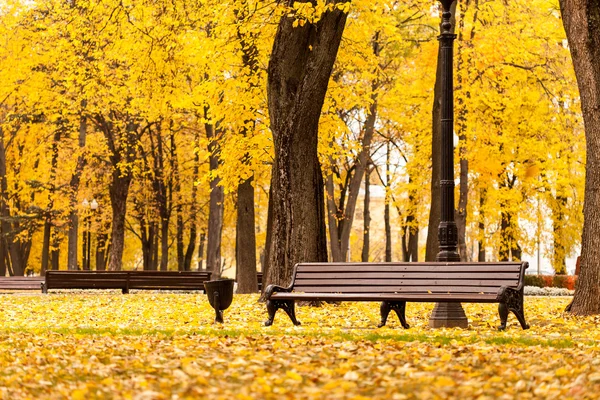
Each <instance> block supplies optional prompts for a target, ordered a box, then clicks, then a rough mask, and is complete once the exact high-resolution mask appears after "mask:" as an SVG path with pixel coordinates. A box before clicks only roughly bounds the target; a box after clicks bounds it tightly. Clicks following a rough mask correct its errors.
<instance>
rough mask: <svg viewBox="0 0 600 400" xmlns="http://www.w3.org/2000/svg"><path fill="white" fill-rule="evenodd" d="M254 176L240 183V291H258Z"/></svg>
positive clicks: (238, 205)
mask: <svg viewBox="0 0 600 400" xmlns="http://www.w3.org/2000/svg"><path fill="white" fill-rule="evenodd" d="M254 220H255V218H254V187H253V186H252V177H250V178H248V179H246V180H245V181H244V182H242V183H241V184H240V185H238V191H237V224H236V228H237V229H236V257H235V258H236V275H237V283H238V287H237V292H238V293H256V291H257V290H258V281H257V278H256V236H255V232H254Z"/></svg>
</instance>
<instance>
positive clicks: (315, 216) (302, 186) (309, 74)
mask: <svg viewBox="0 0 600 400" xmlns="http://www.w3.org/2000/svg"><path fill="white" fill-rule="evenodd" d="M287 3H289V5H291V4H292V1H291V0H290V1H288V2H287ZM311 3H312V4H313V5H314V4H316V1H314V0H313V1H311ZM328 3H329V2H328ZM346 16H347V15H346V14H345V13H344V12H342V11H341V10H339V9H334V10H333V11H327V12H325V13H324V14H323V15H322V17H321V19H320V20H319V21H318V22H316V23H314V24H310V23H307V24H305V25H304V26H298V27H296V28H294V27H293V22H294V18H293V17H289V16H287V15H286V16H283V17H282V18H281V20H280V22H279V27H278V29H277V33H276V36H275V42H274V45H273V51H272V54H271V59H270V61H269V67H268V87H267V96H268V103H269V115H270V118H271V129H272V131H273V138H274V144H275V146H274V148H275V160H274V165H273V172H272V179H271V193H270V196H271V198H270V200H271V201H272V218H271V226H270V228H271V232H270V241H269V243H268V244H267V245H268V247H269V249H268V253H267V255H268V258H269V260H268V266H269V267H268V269H267V271H266V276H265V277H264V278H263V279H264V282H263V285H264V286H266V285H269V284H278V285H287V284H289V282H290V278H291V275H292V267H293V266H294V264H295V263H298V262H301V261H327V238H326V229H325V209H324V208H325V207H324V201H325V199H324V193H323V176H322V172H321V167H320V163H319V159H318V154H317V143H318V124H319V117H320V115H321V109H322V107H323V102H324V99H325V93H326V92H327V86H328V83H329V77H330V75H331V71H332V68H333V63H334V61H335V58H336V56H337V52H338V48H339V45H340V41H341V38H342V33H343V31H344V26H345V24H346Z"/></svg>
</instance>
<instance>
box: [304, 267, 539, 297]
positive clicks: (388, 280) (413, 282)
mask: <svg viewBox="0 0 600 400" xmlns="http://www.w3.org/2000/svg"><path fill="white" fill-rule="evenodd" d="M526 267H527V263H508V262H503V263H369V264H365V263H301V264H297V265H296V267H295V270H294V271H295V274H294V283H293V285H294V291H296V292H307V293H308V292H318V293H428V292H431V293H497V292H498V291H499V289H500V288H501V287H503V286H507V287H517V286H519V283H520V281H521V279H522V275H523V273H524V269H525V268H526Z"/></svg>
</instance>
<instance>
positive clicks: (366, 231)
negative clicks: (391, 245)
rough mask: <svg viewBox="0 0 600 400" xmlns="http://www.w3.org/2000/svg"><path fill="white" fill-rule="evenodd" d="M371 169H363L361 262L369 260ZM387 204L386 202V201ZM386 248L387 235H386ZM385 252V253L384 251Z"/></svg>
mask: <svg viewBox="0 0 600 400" xmlns="http://www.w3.org/2000/svg"><path fill="white" fill-rule="evenodd" d="M370 180H371V169H370V168H368V167H367V170H366V171H365V198H364V203H363V247H362V254H361V261H362V262H369V246H370V233H371V210H370V207H371V182H370ZM386 205H387V203H386ZM386 250H387V236H386ZM386 254H387V253H386Z"/></svg>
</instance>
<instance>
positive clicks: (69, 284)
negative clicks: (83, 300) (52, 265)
mask: <svg viewBox="0 0 600 400" xmlns="http://www.w3.org/2000/svg"><path fill="white" fill-rule="evenodd" d="M126 284H127V272H124V271H123V272H121V271H55V270H51V271H46V287H47V288H49V289H52V288H60V289H95V288H102V289H124V288H125V287H126Z"/></svg>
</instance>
